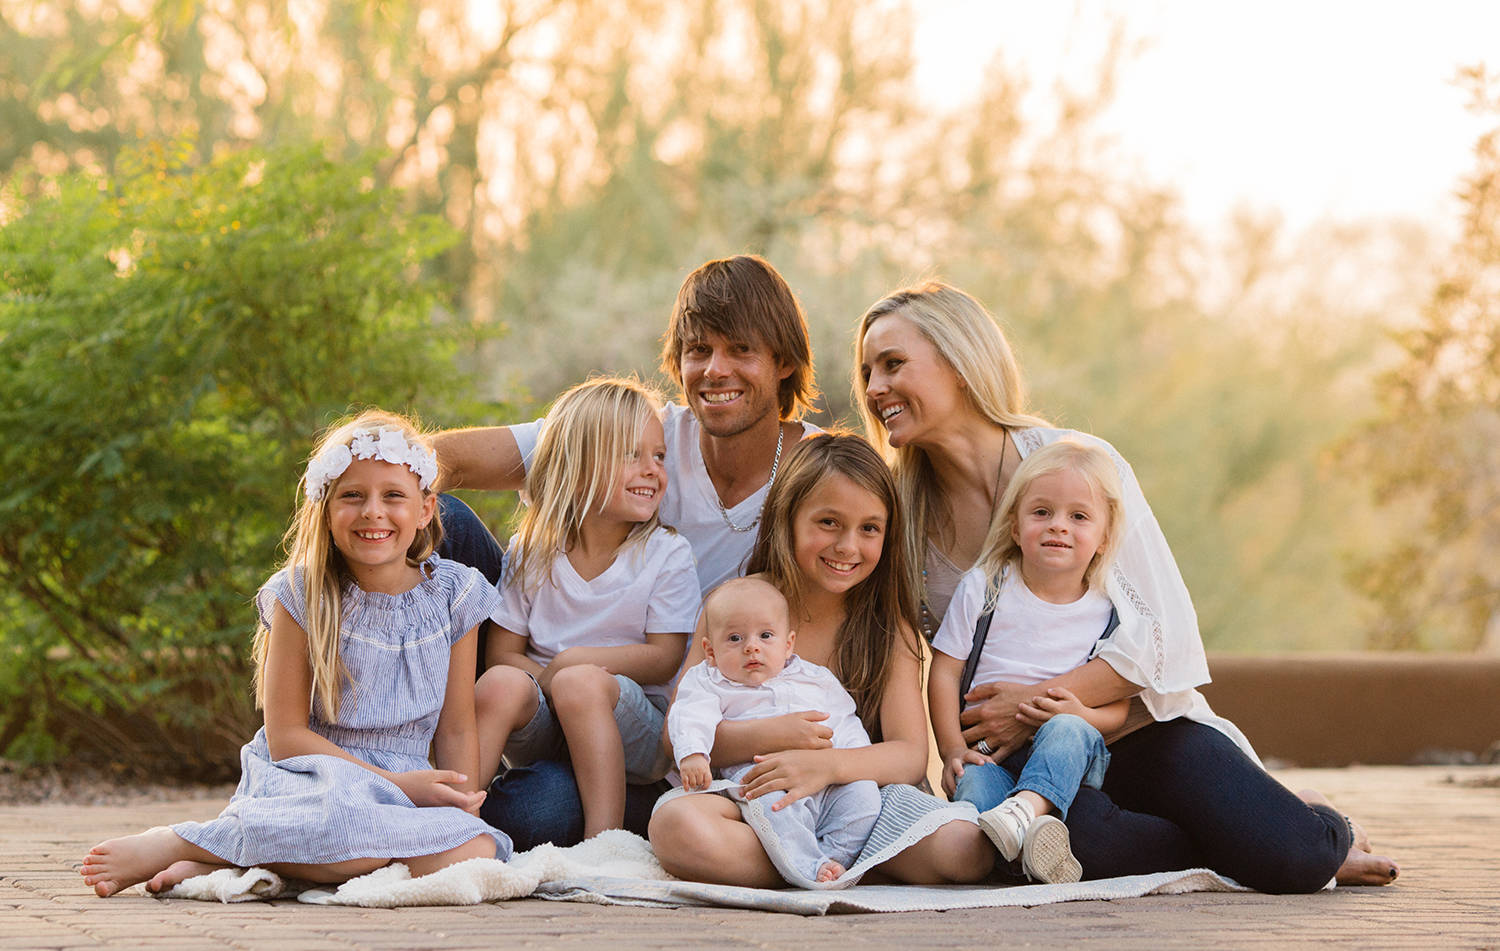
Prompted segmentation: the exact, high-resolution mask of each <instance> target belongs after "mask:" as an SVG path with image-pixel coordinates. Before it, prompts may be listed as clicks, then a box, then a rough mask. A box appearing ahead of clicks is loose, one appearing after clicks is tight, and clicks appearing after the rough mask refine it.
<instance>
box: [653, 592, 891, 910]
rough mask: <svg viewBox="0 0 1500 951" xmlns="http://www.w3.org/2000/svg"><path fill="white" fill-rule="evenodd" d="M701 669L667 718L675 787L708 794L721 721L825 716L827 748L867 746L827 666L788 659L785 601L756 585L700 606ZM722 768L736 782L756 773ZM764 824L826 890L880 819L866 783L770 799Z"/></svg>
mask: <svg viewBox="0 0 1500 951" xmlns="http://www.w3.org/2000/svg"><path fill="white" fill-rule="evenodd" d="M703 628H704V632H705V633H704V635H703V653H704V655H705V660H704V661H703V662H702V663H700V664H695V665H694V666H692V667H690V668H688V670H687V671H686V672H685V673H684V674H683V675H682V680H681V682H679V683H678V685H677V697H676V699H675V700H673V702H672V708H671V710H670V711H669V712H668V714H667V732H668V736H669V737H670V738H671V741H672V750H673V754H674V755H675V756H676V758H677V769H678V771H679V773H680V774H681V776H682V787H683V788H684V789H687V790H691V791H702V790H707V789H708V787H709V784H710V783H711V782H712V781H713V779H714V772H715V771H714V770H712V769H711V768H710V767H709V759H708V758H709V754H710V753H711V752H712V751H713V745H714V733H715V731H716V730H717V729H718V726H719V723H720V722H721V721H724V720H756V719H761V718H764V717H773V716H780V715H781V714H784V713H794V712H797V711H802V710H822V711H826V712H827V714H828V718H827V719H826V720H824V721H823V726H825V727H828V728H829V729H830V730H832V731H833V736H832V743H833V747H834V749H854V748H857V747H862V746H869V745H870V737H869V734H867V733H866V732H865V728H864V725H863V724H861V723H860V721H859V714H858V713H857V712H856V711H855V708H854V698H852V697H850V696H849V692H848V691H847V690H845V689H844V686H843V684H841V683H839V681H838V678H837V677H835V676H834V675H833V672H832V671H831V670H829V669H828V668H827V667H823V666H820V665H818V664H814V663H811V662H809V661H805V660H803V659H802V658H800V657H798V656H797V655H796V654H794V653H793V652H792V650H793V648H794V646H795V644H796V639H797V632H796V631H794V630H792V627H791V611H790V608H789V607H788V606H787V601H786V598H785V596H783V595H782V593H781V592H780V591H778V590H776V588H775V586H773V585H772V584H770V583H769V582H767V581H764V580H761V579H760V578H736V579H732V580H730V581H726V582H724V583H723V584H721V585H719V586H718V587H717V588H715V589H714V590H713V591H712V592H710V593H709V595H708V597H707V598H706V599H705V600H704V602H703ZM754 765H755V764H754V763H739V764H736V765H734V766H729V767H724V768H721V769H719V770H718V771H717V772H718V775H719V777H720V778H723V779H728V780H731V781H733V782H735V783H738V782H739V781H740V778H741V777H742V776H744V774H745V773H747V772H749V770H750V769H751V768H752V767H753V766H754ZM765 801H766V805H767V806H769V808H768V809H767V810H766V812H765V816H766V819H767V821H769V822H770V824H771V826H772V827H773V828H774V829H775V831H776V833H777V835H778V837H779V838H780V845H781V847H782V848H783V849H784V850H785V851H786V853H787V856H786V858H787V860H788V861H790V862H791V863H792V865H793V866H794V867H795V868H797V869H798V870H799V872H800V873H801V874H803V875H805V876H806V877H807V878H808V879H810V880H812V881H815V882H832V881H833V880H834V879H837V878H838V877H839V876H841V875H843V874H844V872H845V870H846V869H847V868H848V867H849V866H850V865H851V864H853V862H854V859H855V858H856V857H857V856H858V855H859V853H860V850H861V849H863V848H864V846H865V840H866V839H868V838H869V836H870V830H871V829H872V828H874V826H875V820H876V818H877V817H878V816H879V815H880V787H878V786H877V785H876V784H875V783H874V782H872V781H870V780H867V779H866V780H856V781H855V782H851V783H841V784H836V785H831V786H825V787H824V788H823V789H821V790H819V791H818V792H816V793H814V794H813V795H811V796H805V797H802V798H799V799H796V800H794V801H791V802H787V801H785V794H775V793H772V794H768V795H767V796H766V797H765Z"/></svg>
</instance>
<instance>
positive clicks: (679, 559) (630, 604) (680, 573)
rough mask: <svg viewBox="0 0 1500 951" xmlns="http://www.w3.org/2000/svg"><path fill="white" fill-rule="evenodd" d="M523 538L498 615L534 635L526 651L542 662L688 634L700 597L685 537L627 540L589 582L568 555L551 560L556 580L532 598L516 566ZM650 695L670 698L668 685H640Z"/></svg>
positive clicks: (510, 559)
mask: <svg viewBox="0 0 1500 951" xmlns="http://www.w3.org/2000/svg"><path fill="white" fill-rule="evenodd" d="M519 563H520V543H519V541H518V540H512V541H511V544H510V550H509V551H507V552H506V556H505V578H504V579H503V589H502V594H503V595H504V598H505V601H504V603H503V604H502V605H501V606H500V609H499V610H498V611H496V612H495V614H494V620H495V622H496V623H497V624H499V625H500V626H501V627H504V628H506V629H507V630H510V631H514V632H515V633H517V634H520V635H523V636H525V637H527V638H528V639H529V640H530V643H529V644H528V646H527V648H526V656H527V657H530V658H531V659H532V660H534V661H536V662H537V663H538V664H541V665H542V666H543V667H545V666H547V665H548V664H550V663H551V662H552V658H554V657H556V656H557V655H558V654H559V653H561V652H562V651H564V650H566V649H567V648H569V647H616V646H621V645H628V644H644V643H645V642H646V635H647V634H677V633H689V634H690V633H691V632H692V630H693V625H694V624H695V623H696V622H697V619H698V605H699V602H700V601H701V599H702V596H701V594H700V593H699V590H698V576H697V573H696V572H695V571H694V569H693V552H692V549H691V548H689V547H688V543H687V540H686V539H684V538H683V537H682V536H681V535H677V534H674V533H673V532H671V531H669V530H667V529H665V528H658V529H657V530H656V531H654V532H652V533H651V535H650V537H648V538H647V539H646V542H645V544H644V545H639V544H637V545H629V546H627V547H626V548H625V550H624V551H622V552H620V554H619V555H617V556H616V557H615V560H614V563H613V564H611V565H610V566H609V567H608V568H606V569H604V571H603V572H602V573H601V574H600V575H599V576H598V577H597V578H595V579H594V580H592V581H584V580H583V578H581V577H580V576H579V574H578V572H577V571H575V570H574V569H573V564H572V563H571V562H570V561H568V556H567V555H566V554H564V553H563V552H558V553H557V556H556V557H555V558H554V559H553V562H552V583H551V584H543V585H542V586H541V588H540V589H538V590H537V591H536V592H535V594H534V595H532V596H530V597H528V596H527V594H526V592H525V591H523V590H522V589H521V585H520V583H519V579H518V578H517V577H516V575H515V572H514V571H513V567H514V566H515V565H517V564H519ZM641 688H642V689H643V690H644V691H645V692H646V693H648V694H653V695H656V696H667V695H668V691H669V685H668V684H642V685H641Z"/></svg>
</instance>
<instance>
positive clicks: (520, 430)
mask: <svg viewBox="0 0 1500 951" xmlns="http://www.w3.org/2000/svg"><path fill="white" fill-rule="evenodd" d="M546 423H547V417H545V416H538V417H537V418H536V419H534V420H532V421H531V422H529V423H516V424H515V425H513V426H510V427H508V428H509V429H510V434H511V435H512V436H514V437H515V439H516V448H517V449H519V450H521V465H522V466H523V467H524V468H525V469H526V470H527V471H530V469H531V457H532V456H533V455H535V454H536V444H537V442H538V441H540V440H541V438H542V427H543V426H545V425H546Z"/></svg>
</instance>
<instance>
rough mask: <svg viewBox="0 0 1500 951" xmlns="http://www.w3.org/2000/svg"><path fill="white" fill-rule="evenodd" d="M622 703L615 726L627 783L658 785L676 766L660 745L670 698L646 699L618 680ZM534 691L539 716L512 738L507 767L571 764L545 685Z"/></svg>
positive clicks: (631, 685) (635, 685)
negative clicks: (551, 762)
mask: <svg viewBox="0 0 1500 951" xmlns="http://www.w3.org/2000/svg"><path fill="white" fill-rule="evenodd" d="M615 682H616V683H618V684H619V685H620V699H619V700H618V701H616V702H615V726H617V727H619V729H620V740H621V741H622V742H623V743H624V746H625V781H626V782H629V783H654V782H656V781H657V780H659V779H661V778H662V777H663V776H665V775H666V774H667V770H668V769H670V768H671V766H672V760H671V757H669V756H667V754H666V748H665V747H664V746H663V744H662V726H663V725H664V724H665V723H666V719H667V698H666V697H660V696H656V695H654V694H648V693H646V691H644V690H642V689H641V685H640V684H638V683H636V682H635V681H634V680H631V679H630V678H629V677H626V676H624V675H623V674H615ZM531 683H532V686H534V687H536V713H535V714H533V715H532V717H531V720H530V722H528V723H527V724H526V725H525V726H523V727H521V729H519V730H517V731H515V732H514V733H512V734H511V735H510V740H509V741H507V742H506V744H505V762H506V765H508V766H525V765H527V764H529V763H533V762H535V761H537V760H543V759H568V742H567V738H566V737H564V736H563V731H562V727H561V726H560V725H559V724H558V722H557V716H556V715H555V714H554V713H553V712H552V708H551V707H550V706H548V704H547V698H546V696H545V695H544V694H543V693H542V688H541V685H540V684H538V683H537V682H536V678H535V677H533V678H532V681H531Z"/></svg>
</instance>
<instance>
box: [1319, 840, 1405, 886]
mask: <svg viewBox="0 0 1500 951" xmlns="http://www.w3.org/2000/svg"><path fill="white" fill-rule="evenodd" d="M1400 874H1401V869H1399V868H1397V867H1396V863H1395V862H1394V861H1393V860H1391V859H1388V858H1386V857H1385V856H1383V855H1371V854H1370V853H1369V852H1366V851H1364V850H1362V849H1360V848H1359V847H1358V846H1350V847H1349V854H1348V855H1347V856H1346V857H1345V858H1344V864H1343V865H1340V866H1339V870H1338V872H1337V873H1335V875H1334V878H1335V879H1336V880H1337V881H1338V883H1339V884H1340V885H1389V884H1390V883H1391V882H1394V881H1395V880H1396V876H1397V875H1400Z"/></svg>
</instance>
